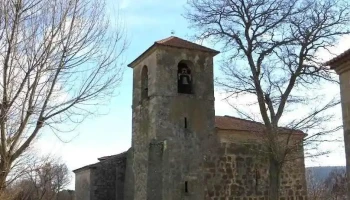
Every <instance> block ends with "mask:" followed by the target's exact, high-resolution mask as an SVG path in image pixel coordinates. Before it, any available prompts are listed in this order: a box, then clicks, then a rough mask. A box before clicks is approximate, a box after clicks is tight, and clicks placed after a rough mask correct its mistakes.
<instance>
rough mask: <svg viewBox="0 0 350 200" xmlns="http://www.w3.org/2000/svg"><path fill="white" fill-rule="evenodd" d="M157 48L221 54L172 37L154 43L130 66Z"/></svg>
mask: <svg viewBox="0 0 350 200" xmlns="http://www.w3.org/2000/svg"><path fill="white" fill-rule="evenodd" d="M155 46H168V47H176V48H182V49H192V50H197V51H203V52H209V53H213V54H214V55H216V54H218V53H220V52H219V51H216V50H214V49H210V48H207V47H205V46H202V45H199V44H196V43H193V42H190V41H187V40H184V39H181V38H178V37H175V36H171V37H168V38H165V39H162V40H159V41H156V42H154V44H153V45H152V46H150V47H149V48H148V49H147V50H146V51H145V52H143V53H142V54H141V55H140V56H139V57H137V58H136V59H135V60H134V61H132V62H131V63H130V64H128V66H129V67H133V66H132V65H133V64H134V63H135V62H136V61H137V60H139V59H140V58H141V57H142V56H143V55H145V54H146V53H147V52H148V51H149V50H151V49H152V48H153V47H155Z"/></svg>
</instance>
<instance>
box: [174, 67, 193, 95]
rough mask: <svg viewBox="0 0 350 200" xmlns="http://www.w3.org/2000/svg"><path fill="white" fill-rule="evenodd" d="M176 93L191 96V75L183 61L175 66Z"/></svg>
mask: <svg viewBox="0 0 350 200" xmlns="http://www.w3.org/2000/svg"><path fill="white" fill-rule="evenodd" d="M177 92H178V93H183V94H192V92H193V91H192V74H191V69H190V68H189V67H188V66H187V64H186V63H185V62H184V61H181V62H179V64H178V65H177Z"/></svg>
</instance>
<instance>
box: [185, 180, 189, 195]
mask: <svg viewBox="0 0 350 200" xmlns="http://www.w3.org/2000/svg"><path fill="white" fill-rule="evenodd" d="M185 193H188V182H187V181H185Z"/></svg>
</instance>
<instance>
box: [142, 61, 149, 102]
mask: <svg viewBox="0 0 350 200" xmlns="http://www.w3.org/2000/svg"><path fill="white" fill-rule="evenodd" d="M147 98H148V68H147V66H143V68H142V72H141V100H144V99H147Z"/></svg>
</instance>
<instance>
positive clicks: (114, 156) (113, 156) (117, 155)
mask: <svg viewBox="0 0 350 200" xmlns="http://www.w3.org/2000/svg"><path fill="white" fill-rule="evenodd" d="M126 153H127V151H124V152H123V153H119V154H115V155H110V156H103V157H100V158H98V160H99V161H103V160H108V159H110V158H123V157H126Z"/></svg>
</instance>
